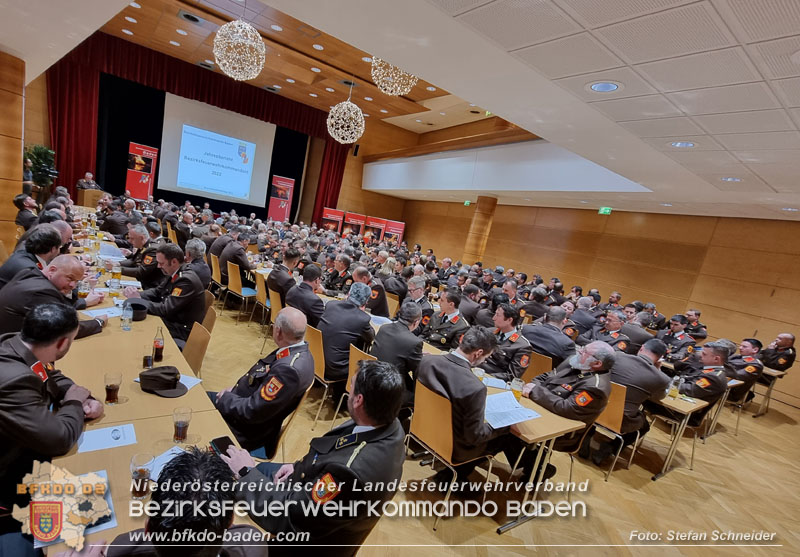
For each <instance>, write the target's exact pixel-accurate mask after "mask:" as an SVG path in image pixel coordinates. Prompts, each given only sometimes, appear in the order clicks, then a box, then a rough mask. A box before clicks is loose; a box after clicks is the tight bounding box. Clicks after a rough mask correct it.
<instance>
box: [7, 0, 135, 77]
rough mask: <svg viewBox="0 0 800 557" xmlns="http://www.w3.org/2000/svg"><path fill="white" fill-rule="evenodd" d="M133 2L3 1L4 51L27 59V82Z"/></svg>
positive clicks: (89, 0) (121, 0)
mask: <svg viewBox="0 0 800 557" xmlns="http://www.w3.org/2000/svg"><path fill="white" fill-rule="evenodd" d="M129 2H130V0H68V1H56V0H0V14H2V17H0V50H2V51H3V52H7V53H8V54H11V55H12V56H16V57H17V58H21V59H22V60H24V61H25V84H26V85H27V84H28V83H30V82H31V81H33V80H34V79H36V77H37V76H39V74H41V73H42V72H43V71H45V70H46V69H47V68H49V67H50V66H51V65H53V64H54V63H55V62H57V61H58V60H59V59H61V58H62V57H63V56H64V55H65V54H66V53H67V52H69V51H70V50H72V49H73V48H75V47H76V46H78V45H79V44H80V43H81V42H82V41H83V40H84V39H86V38H87V37H88V36H89V35H91V34H92V33H94V32H95V31H96V30H97V29H99V28H100V27H102V26H103V24H104V23H105V22H106V21H108V20H109V19H111V18H112V17H114V16H115V15H116V14H117V13H118V12H119V11H120V10H121V9H122V8H124V7H125V6H127V5H128V3H129Z"/></svg>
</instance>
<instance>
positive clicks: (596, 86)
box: [589, 81, 619, 93]
mask: <svg viewBox="0 0 800 557" xmlns="http://www.w3.org/2000/svg"><path fill="white" fill-rule="evenodd" d="M589 88H590V89H591V90H592V91H595V92H596V93H611V92H612V91H616V90H617V89H619V83H614V82H613V81H598V82H596V83H592V84H591V85H590V86H589Z"/></svg>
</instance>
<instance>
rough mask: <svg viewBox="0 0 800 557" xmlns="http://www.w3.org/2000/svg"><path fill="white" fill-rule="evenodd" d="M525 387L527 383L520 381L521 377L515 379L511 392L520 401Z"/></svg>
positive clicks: (512, 382)
mask: <svg viewBox="0 0 800 557" xmlns="http://www.w3.org/2000/svg"><path fill="white" fill-rule="evenodd" d="M524 386H525V381H523V380H522V379H520V378H519V377H515V378H514V379H512V380H511V392H512V393H514V398H516V399H517V401H519V399H520V398H521V397H522V388H523V387H524Z"/></svg>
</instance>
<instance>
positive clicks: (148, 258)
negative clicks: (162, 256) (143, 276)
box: [144, 255, 153, 265]
mask: <svg viewBox="0 0 800 557" xmlns="http://www.w3.org/2000/svg"><path fill="white" fill-rule="evenodd" d="M152 263H153V256H152V255H145V256H144V264H145V265H151V264H152Z"/></svg>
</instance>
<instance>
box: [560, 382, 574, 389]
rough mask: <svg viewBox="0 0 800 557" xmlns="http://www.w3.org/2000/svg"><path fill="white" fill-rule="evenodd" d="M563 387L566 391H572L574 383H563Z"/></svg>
mask: <svg viewBox="0 0 800 557" xmlns="http://www.w3.org/2000/svg"><path fill="white" fill-rule="evenodd" d="M561 388H562V389H564V390H565V391H572V385H570V384H569V383H561Z"/></svg>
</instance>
